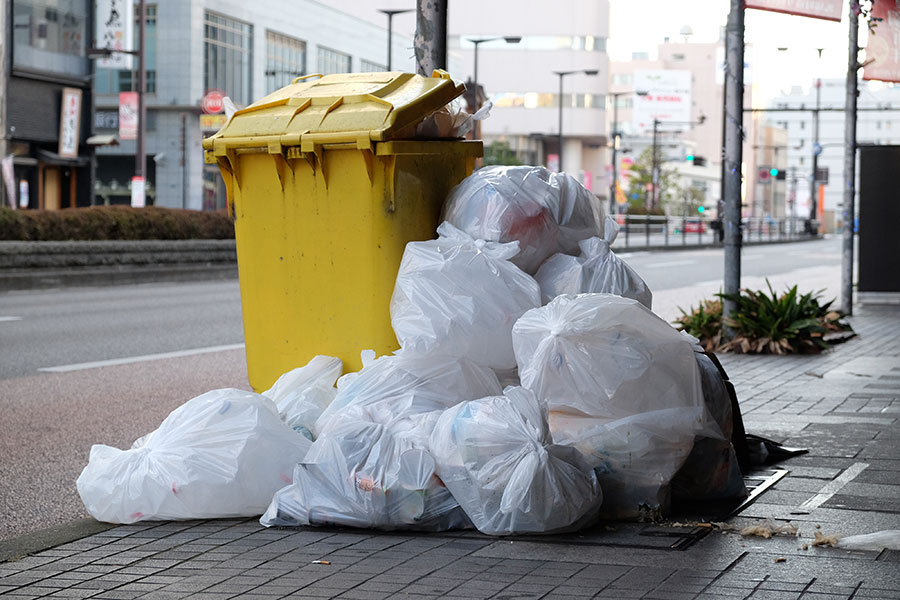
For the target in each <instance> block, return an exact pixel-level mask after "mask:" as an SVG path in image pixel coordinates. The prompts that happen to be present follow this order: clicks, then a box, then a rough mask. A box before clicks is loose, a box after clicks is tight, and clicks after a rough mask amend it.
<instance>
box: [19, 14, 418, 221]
mask: <svg viewBox="0 0 900 600" xmlns="http://www.w3.org/2000/svg"><path fill="white" fill-rule="evenodd" d="M17 1H18V0H17ZM393 42H394V52H393V55H394V63H395V68H399V69H402V70H410V69H412V68H413V65H414V63H413V61H412V60H411V59H410V58H409V56H410V55H409V52H408V51H406V49H407V48H409V47H411V45H412V40H411V38H409V37H408V36H404V35H402V34H399V33H397V34H395V35H394V39H393ZM386 54H387V32H386V23H384V24H381V25H376V24H375V23H372V22H369V21H367V20H365V19H362V18H359V17H357V16H356V15H354V14H352V13H350V12H345V11H344V10H340V9H338V8H335V7H332V6H328V5H326V4H323V3H320V2H315V1H313V0H297V1H296V2H281V1H279V0H257V1H255V2H242V1H238V0H156V1H155V2H147V5H146V71H147V93H146V106H147V117H146V152H147V157H148V160H147V180H148V184H147V196H148V203H154V204H157V205H159V206H168V207H184V208H192V209H218V208H223V207H224V206H225V190H224V185H223V183H222V178H221V176H220V175H219V170H218V167H216V166H215V165H206V164H204V162H203V151H202V147H201V141H202V139H203V137H205V136H209V135H211V134H212V133H214V132H215V131H216V129H217V128H218V127H219V126H221V124H222V123H223V116H222V115H221V114H219V115H216V114H212V115H209V114H204V113H203V112H202V111H201V101H202V99H203V98H204V96H205V95H206V94H207V92H208V91H210V90H221V91H222V92H224V93H225V94H226V95H227V96H228V97H230V98H231V99H232V101H233V102H234V103H235V105H236V106H237V107H242V106H247V105H249V104H251V103H252V102H254V101H256V100H259V99H260V98H262V97H263V96H265V95H267V94H268V93H270V92H273V91H275V90H276V89H279V88H281V87H283V86H284V85H287V84H289V83H290V82H291V80H292V79H293V78H295V77H297V76H303V75H308V74H313V73H324V74H328V73H338V72H354V71H355V72H358V71H382V70H385V68H386V60H387V59H386ZM136 79H137V77H136V73H135V72H134V71H133V70H129V69H118V70H111V69H101V68H98V69H97V71H96V104H97V108H96V111H95V114H94V120H93V125H94V131H95V132H96V133H106V134H116V133H118V131H119V96H118V94H119V93H120V92H129V91H132V90H134V89H136V87H135V85H136ZM134 154H135V142H134V141H132V140H122V141H121V145H119V146H117V147H107V148H102V149H100V150H99V151H98V160H97V163H98V165H97V183H96V188H95V192H96V197H95V199H96V202H97V203H100V204H105V203H110V204H117V203H128V202H129V198H130V192H129V190H128V186H129V183H130V181H131V177H132V175H133V174H134Z"/></svg>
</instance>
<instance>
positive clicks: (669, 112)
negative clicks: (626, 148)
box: [631, 69, 691, 133]
mask: <svg viewBox="0 0 900 600" xmlns="http://www.w3.org/2000/svg"><path fill="white" fill-rule="evenodd" d="M631 115H632V126H633V127H634V131H635V132H636V133H645V132H647V131H650V130H651V129H653V121H654V119H656V120H659V121H660V124H661V125H662V127H661V128H660V129H671V127H669V128H667V127H665V125H666V123H667V122H674V123H679V124H680V125H679V126H680V127H683V126H685V124H687V123H688V122H690V120H691V72H690V71H678V70H647V69H640V70H636V71H635V72H634V105H633V109H632V111H631Z"/></svg>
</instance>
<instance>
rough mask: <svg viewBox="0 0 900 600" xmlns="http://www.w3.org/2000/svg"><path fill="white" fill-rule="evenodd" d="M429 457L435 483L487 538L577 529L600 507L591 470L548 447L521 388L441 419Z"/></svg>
mask: <svg viewBox="0 0 900 600" xmlns="http://www.w3.org/2000/svg"><path fill="white" fill-rule="evenodd" d="M430 449H431V453H432V454H433V455H434V458H435V462H436V464H437V467H436V472H437V474H438V476H439V477H440V478H441V479H442V480H443V482H444V484H445V485H446V486H447V488H448V489H449V490H450V491H451V493H452V494H453V496H454V497H455V498H456V499H457V501H459V503H460V505H461V506H462V508H463V510H464V511H465V512H466V514H467V515H468V516H469V518H470V519H471V520H472V522H473V523H474V524H475V527H476V528H477V529H478V530H479V531H481V532H482V533H485V534H488V535H507V534H513V533H540V532H550V531H560V530H567V529H574V528H578V527H580V526H582V525H586V524H588V523H590V521H592V520H593V518H594V517H595V516H596V514H597V510H598V509H599V507H600V504H601V502H602V501H603V494H602V492H601V490H600V485H599V483H598V481H597V476H596V475H595V474H594V471H593V469H592V468H591V467H590V466H589V465H588V464H587V462H586V461H585V460H584V458H583V457H582V456H581V454H580V453H579V452H578V451H577V450H575V449H574V448H567V447H564V446H558V445H554V444H553V443H552V440H551V437H550V432H549V429H548V426H547V420H546V414H545V409H544V408H543V407H542V406H541V405H540V403H539V402H538V399H537V398H536V397H535V395H534V394H533V393H531V392H530V391H528V390H526V389H524V388H521V387H510V388H507V389H506V390H505V391H504V395H502V396H492V397H488V398H481V399H478V400H472V401H470V402H464V403H462V404H459V405H457V406H454V407H452V408H449V409H447V410H446V411H444V413H443V414H442V415H441V416H440V419H438V422H437V424H436V425H435V426H434V430H433V432H432V434H431V443H430Z"/></svg>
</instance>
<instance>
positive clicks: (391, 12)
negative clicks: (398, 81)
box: [378, 8, 416, 71]
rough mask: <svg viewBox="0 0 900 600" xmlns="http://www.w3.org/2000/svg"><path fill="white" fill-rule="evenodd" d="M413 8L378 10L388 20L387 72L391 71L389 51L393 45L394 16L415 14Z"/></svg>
mask: <svg viewBox="0 0 900 600" xmlns="http://www.w3.org/2000/svg"><path fill="white" fill-rule="evenodd" d="M415 10H416V9H414V8H402V9H389V8H379V9H378V12H380V13H384V14H386V15H387V18H388V26H387V46H388V47H387V51H388V53H387V70H388V71H390V70H391V50H392V43H393V26H394V15H399V14H403V13H408V12H415Z"/></svg>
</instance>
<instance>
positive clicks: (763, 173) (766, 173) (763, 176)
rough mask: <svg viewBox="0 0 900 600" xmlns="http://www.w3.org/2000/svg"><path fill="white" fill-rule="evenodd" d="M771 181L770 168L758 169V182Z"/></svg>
mask: <svg viewBox="0 0 900 600" xmlns="http://www.w3.org/2000/svg"><path fill="white" fill-rule="evenodd" d="M771 179H772V173H771V168H770V167H760V168H759V175H758V181H759V182H760V183H769V182H770V181H771Z"/></svg>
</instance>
